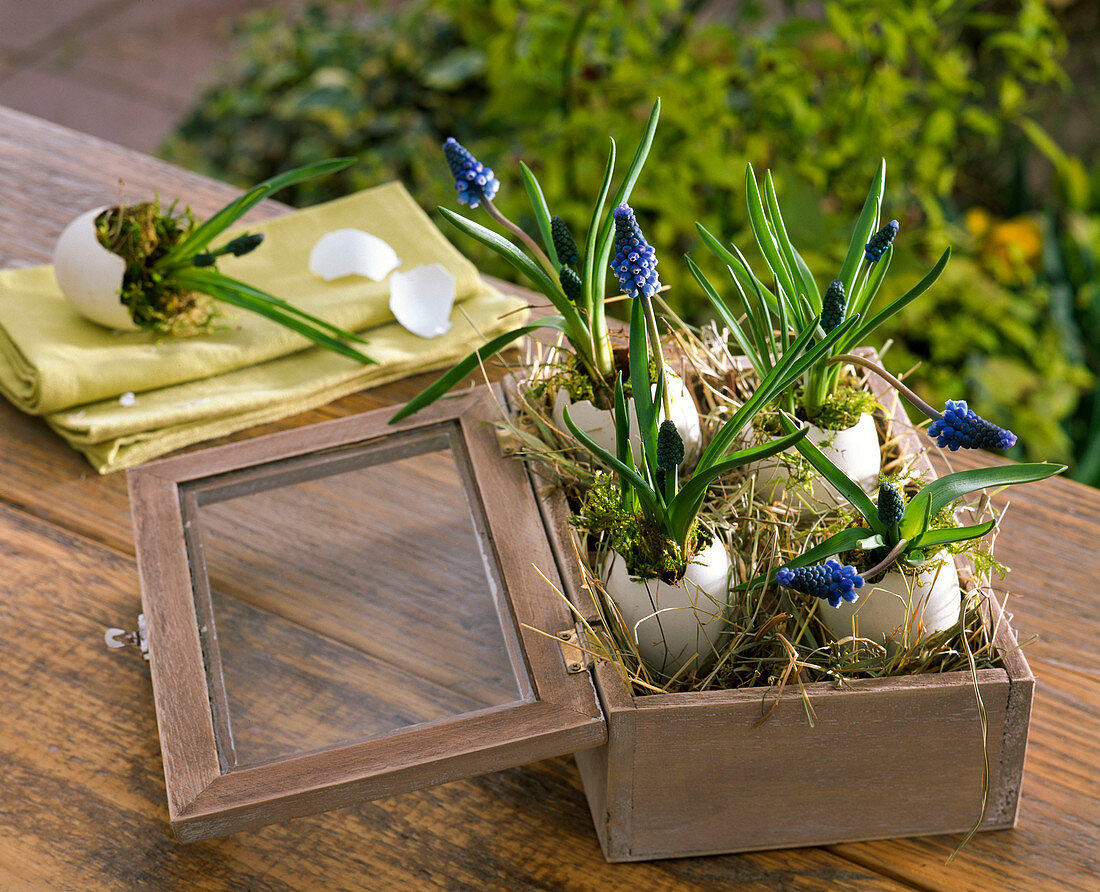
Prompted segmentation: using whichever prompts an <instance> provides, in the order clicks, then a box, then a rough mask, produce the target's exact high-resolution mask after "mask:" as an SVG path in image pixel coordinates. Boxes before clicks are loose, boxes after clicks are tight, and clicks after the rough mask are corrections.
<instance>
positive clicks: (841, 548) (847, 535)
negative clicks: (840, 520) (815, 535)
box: [737, 527, 871, 590]
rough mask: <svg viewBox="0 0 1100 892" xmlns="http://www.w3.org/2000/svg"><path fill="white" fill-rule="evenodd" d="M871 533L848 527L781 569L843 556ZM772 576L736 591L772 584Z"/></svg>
mask: <svg viewBox="0 0 1100 892" xmlns="http://www.w3.org/2000/svg"><path fill="white" fill-rule="evenodd" d="M870 532H871V531H870V530H868V529H864V528H863V527H849V528H848V529H846V530H841V531H840V532H839V533H836V534H834V535H832V536H830V537H829V538H828V539H826V540H825V541H824V542H822V543H821V544H820V545H815V546H814V547H813V548H811V549H809V550H807V551H804V552H803V553H802V554H800V555H799V556H798V557H796V558H794V559H792V560H789V561H787V562H786V563H785V564H783V565H782V566H783V567H789V568H790V569H792V570H793V569H795V568H797V567H808V566H809V565H810V564H816V563H819V562H820V561H823V560H825V559H826V558H831V557H834V556H835V555H839V554H843V553H844V552H846V551H851V550H852V549H853V548H856V547H857V546H858V545H859V542H860V541H861V540H862V539H863V538H865V537H866V536H867V534H868V533H870ZM774 581H775V577H774V576H757V577H755V578H754V579H750V580H749V581H748V582H743V583H742V584H741V585H739V586H737V589H738V590H746V589H753V588H756V587H757V586H760V585H763V584H766V583H769V582H774Z"/></svg>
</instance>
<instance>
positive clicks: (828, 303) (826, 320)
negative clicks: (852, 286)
mask: <svg viewBox="0 0 1100 892" xmlns="http://www.w3.org/2000/svg"><path fill="white" fill-rule="evenodd" d="M847 309H848V296H847V295H846V294H845V293H844V283H843V282H841V281H840V279H834V280H833V281H832V283H830V285H829V287H828V288H827V289H825V296H824V297H823V298H821V327H822V328H823V329H825V334H828V333H829V332H831V331H832V330H833V329H834V328H836V327H837V326H838V325H840V323H841V322H843V321H844V313H845V311H846V310H847Z"/></svg>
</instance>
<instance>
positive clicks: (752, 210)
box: [745, 164, 798, 300]
mask: <svg viewBox="0 0 1100 892" xmlns="http://www.w3.org/2000/svg"><path fill="white" fill-rule="evenodd" d="M745 204H746V205H747V206H748V211H749V224H750V225H751V226H752V231H753V234H754V235H755V236H756V244H757V245H759V246H760V253H761V254H763V255H764V261H765V262H766V263H767V264H768V267H769V268H770V269H771V271H772V275H773V276H775V281H776V285H777V286H778V288H779V290H780V291H782V292H783V293H785V294H786V296H787V299H788V300H798V289H797V288H795V285H794V280H793V279H792V278H791V271H790V270H789V269H787V265H786V263H785V262H784V261H783V257H782V255H781V254H780V251H779V242H778V241H777V240H776V237H775V233H774V232H772V229H771V226H770V225H769V224H768V219H767V216H766V215H765V213H764V204H763V202H762V201H761V200H760V189H759V187H758V186H757V185H756V174H755V173H754V172H753V169H752V165H751V164H747V165H745Z"/></svg>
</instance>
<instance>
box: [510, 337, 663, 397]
mask: <svg viewBox="0 0 1100 892" xmlns="http://www.w3.org/2000/svg"><path fill="white" fill-rule="evenodd" d="M615 360H616V370H617V371H620V372H622V373H623V396H624V397H625V398H626V399H630V398H631V397H632V396H633V395H634V390H633V389H632V388H631V386H630V374H629V370H628V369H627V368H626V367H625V362H626V361H627V360H626V354H625V352H620V351H616V354H615ZM656 381H657V364H656V363H655V362H654V361H653V360H652V359H651V360H650V361H649V383H650V384H653V383H656ZM558 390H564V391H565V392H566V393H568V394H569V398H570V399H571V400H573V401H574V402H576V401H578V400H588V401H589V402H591V403H592V405H594V406H596V407H597V408H598V409H610V408H611V392H610V391H609V390H608V388H607V387H605V386H604V385H603V384H602V383H601V385H600V387H599V389H598V390H597V388H596V386H595V385H594V384H593V382H592V379H591V378H590V377H589V375H588V373H587V372H586V371H585V370H584V368H583V367H582V366H581V364H580V362H579V360H578V359H577V357H576V356H575V355H574V354H572V353H568V354H566V355H565V357H564V358H563V359H562V360H561V362H560V363H559V364H558V365H557V366H556V370H555V371H553V372H551V373H550V374H548V375H543V376H542V377H541V378H539V380H538V381H536V382H535V383H534V384H532V385H531V387H530V388H529V389H528V391H527V393H528V396H529V397H530V398H531V399H535V400H538V399H542V397H543V396H545V395H546V394H548V393H557V391H558Z"/></svg>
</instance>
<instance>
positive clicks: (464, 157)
mask: <svg viewBox="0 0 1100 892" xmlns="http://www.w3.org/2000/svg"><path fill="white" fill-rule="evenodd" d="M443 154H444V155H446V156H447V163H448V164H449V165H450V166H451V173H452V174H453V175H454V178H455V189H456V190H457V191H458V203H459V204H467V205H469V206H470V207H471V208H476V207H477V206H478V205H479V204H481V202H482V201H492V200H493V196H495V195H496V194H497V190H498V189H499V188H500V181H499V180H497V178H496V177H495V176H493V171H492V169H490V168H488V167H486V166H485V165H483V164H482V163H481V162H480V161H478V160H477V159H476V158H475V157H474V156H473V155H471V154H470V153H469V152H468V151H466V149H464V148H463V147H462V146H461V145H460V144H459V142H458V140H456V139H455V138H454V137H453V136H451V137H448V138H447V141H446V142H445V143H443Z"/></svg>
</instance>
